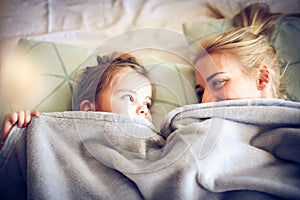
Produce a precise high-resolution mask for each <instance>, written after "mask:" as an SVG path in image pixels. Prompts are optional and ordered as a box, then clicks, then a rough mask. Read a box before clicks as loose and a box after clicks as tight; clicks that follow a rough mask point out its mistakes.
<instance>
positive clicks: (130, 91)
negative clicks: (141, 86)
mask: <svg viewBox="0 0 300 200" xmlns="http://www.w3.org/2000/svg"><path fill="white" fill-rule="evenodd" d="M116 93H131V94H135V95H136V94H137V93H136V92H135V91H134V90H128V89H119V90H117V91H116Z"/></svg>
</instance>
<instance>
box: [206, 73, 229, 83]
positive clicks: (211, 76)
mask: <svg viewBox="0 0 300 200" xmlns="http://www.w3.org/2000/svg"><path fill="white" fill-rule="evenodd" d="M224 73H225V72H216V73H214V74H212V75H210V76H209V77H207V78H206V82H209V81H210V80H211V79H213V78H214V77H215V76H217V75H219V74H224Z"/></svg>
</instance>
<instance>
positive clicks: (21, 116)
mask: <svg viewBox="0 0 300 200" xmlns="http://www.w3.org/2000/svg"><path fill="white" fill-rule="evenodd" d="M24 121H25V112H24V111H23V110H21V111H19V112H18V127H19V128H22V127H23V125H24Z"/></svg>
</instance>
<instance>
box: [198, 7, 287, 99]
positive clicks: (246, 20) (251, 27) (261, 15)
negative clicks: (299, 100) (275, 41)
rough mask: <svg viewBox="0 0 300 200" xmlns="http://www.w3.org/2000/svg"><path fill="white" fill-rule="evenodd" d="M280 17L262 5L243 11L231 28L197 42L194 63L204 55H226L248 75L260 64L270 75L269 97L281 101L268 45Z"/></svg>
mask: <svg viewBox="0 0 300 200" xmlns="http://www.w3.org/2000/svg"><path fill="white" fill-rule="evenodd" d="M282 16H283V15H282V14H278V13H270V9H269V6H268V5H267V4H263V3H256V4H252V5H250V6H248V7H246V8H244V9H243V10H242V11H241V12H240V13H238V14H237V15H236V16H235V17H234V18H233V24H234V27H233V28H231V29H230V30H228V31H226V32H224V33H220V34H216V35H212V36H211V37H208V38H204V39H203V40H201V41H200V48H201V50H200V51H199V53H198V54H197V56H196V59H195V63H196V62H197V61H198V60H199V59H200V58H201V57H203V56H204V55H207V54H212V53H229V54H232V55H234V56H235V57H237V58H238V59H239V60H240V62H241V63H242V65H243V67H244V68H243V69H242V70H243V71H244V72H245V73H247V74H249V75H252V74H254V73H255V72H256V70H257V69H258V67H259V65H260V64H264V65H266V66H268V69H269V73H270V75H271V86H272V94H273V97H274V98H281V99H284V98H285V95H284V87H283V84H282V81H281V64H280V63H279V58H278V55H277V53H276V50H275V48H274V46H273V45H272V44H271V38H272V37H273V34H274V29H275V24H276V22H277V20H278V19H279V18H280V17H282ZM202 48H203V49H202Z"/></svg>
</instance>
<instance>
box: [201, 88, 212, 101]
mask: <svg viewBox="0 0 300 200" xmlns="http://www.w3.org/2000/svg"><path fill="white" fill-rule="evenodd" d="M207 102H212V98H211V95H210V93H209V91H207V90H204V93H203V96H202V101H201V103H207Z"/></svg>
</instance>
